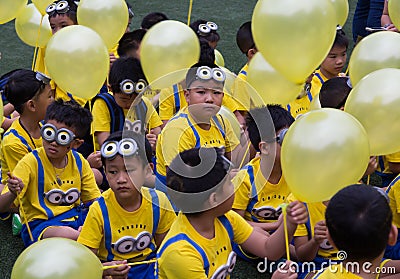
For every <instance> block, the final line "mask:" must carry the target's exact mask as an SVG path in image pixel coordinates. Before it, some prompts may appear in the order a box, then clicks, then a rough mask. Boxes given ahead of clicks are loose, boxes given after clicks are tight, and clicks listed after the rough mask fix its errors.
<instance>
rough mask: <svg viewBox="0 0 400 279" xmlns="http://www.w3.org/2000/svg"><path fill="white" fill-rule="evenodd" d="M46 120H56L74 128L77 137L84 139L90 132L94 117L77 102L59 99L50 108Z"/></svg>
mask: <svg viewBox="0 0 400 279" xmlns="http://www.w3.org/2000/svg"><path fill="white" fill-rule="evenodd" d="M44 120H45V122H47V121H49V120H55V121H57V122H59V123H63V124H65V125H66V126H68V127H71V128H74V129H75V133H76V134H75V135H76V137H77V138H81V139H82V138H83V137H84V136H85V135H86V133H87V131H88V130H89V128H90V124H91V123H92V121H93V117H92V114H91V113H90V111H89V110H88V109H86V108H83V107H81V106H80V105H79V104H78V103H77V102H76V101H74V100H71V101H63V100H62V99H57V100H55V101H54V102H53V103H51V104H50V105H49V106H48V108H47V111H46V116H45V118H44Z"/></svg>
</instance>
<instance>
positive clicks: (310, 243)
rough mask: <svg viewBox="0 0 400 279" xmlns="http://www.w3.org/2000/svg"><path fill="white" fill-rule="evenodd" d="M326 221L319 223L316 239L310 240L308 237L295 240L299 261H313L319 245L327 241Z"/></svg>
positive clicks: (316, 228) (316, 225)
mask: <svg viewBox="0 0 400 279" xmlns="http://www.w3.org/2000/svg"><path fill="white" fill-rule="evenodd" d="M327 237H328V236H327V229H326V224H325V221H319V222H318V223H317V224H315V227H314V237H313V238H311V239H310V240H308V237H306V236H300V237H295V238H294V245H295V247H296V255H297V257H298V258H299V261H312V260H314V258H315V256H316V255H317V253H318V250H319V245H320V244H321V243H322V241H324V240H325V239H327Z"/></svg>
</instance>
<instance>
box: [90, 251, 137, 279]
mask: <svg viewBox="0 0 400 279" xmlns="http://www.w3.org/2000/svg"><path fill="white" fill-rule="evenodd" d="M86 247H87V248H89V250H90V251H92V252H93V253H94V254H95V255H96V256H97V252H98V249H94V248H90V247H89V246H86ZM111 265H123V266H119V267H115V268H110V269H105V270H104V271H103V278H107V276H112V278H113V279H126V278H128V273H129V269H131V267H130V266H129V265H127V261H126V260H124V261H111V262H105V263H103V266H111Z"/></svg>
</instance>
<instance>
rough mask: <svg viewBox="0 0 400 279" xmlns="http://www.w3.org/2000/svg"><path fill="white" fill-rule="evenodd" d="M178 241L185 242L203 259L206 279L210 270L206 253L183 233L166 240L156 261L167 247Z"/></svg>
mask: <svg viewBox="0 0 400 279" xmlns="http://www.w3.org/2000/svg"><path fill="white" fill-rule="evenodd" d="M178 241H187V242H189V244H190V245H192V246H193V247H194V248H195V249H196V250H197V252H199V254H200V256H201V257H202V259H203V265H204V271H205V273H206V275H207V277H208V272H209V270H210V262H209V261H208V258H207V254H206V252H205V251H204V250H203V248H201V247H200V245H199V244H197V243H196V242H194V241H193V240H192V239H190V238H189V237H188V236H187V235H186V234H184V233H180V234H177V235H175V236H173V237H171V238H170V239H168V240H167V241H166V242H165V243H164V245H163V246H162V247H161V249H160V250H159V251H158V253H157V259H159V258H160V257H161V256H162V254H163V253H164V251H165V249H167V248H168V246H170V245H172V244H174V243H175V242H178Z"/></svg>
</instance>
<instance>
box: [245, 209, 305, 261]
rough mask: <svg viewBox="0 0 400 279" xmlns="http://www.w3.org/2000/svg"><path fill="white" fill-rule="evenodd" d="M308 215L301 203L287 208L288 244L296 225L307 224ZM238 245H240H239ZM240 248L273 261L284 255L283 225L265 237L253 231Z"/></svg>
mask: <svg viewBox="0 0 400 279" xmlns="http://www.w3.org/2000/svg"><path fill="white" fill-rule="evenodd" d="M307 218H308V213H307V210H306V207H305V206H304V204H303V203H300V202H298V201H295V202H292V203H290V204H289V205H288V207H287V227H288V237H289V242H290V241H291V240H292V238H293V235H294V232H295V231H296V228H297V225H298V224H303V223H305V222H307ZM239 244H240V243H239ZM241 245H242V247H243V248H244V249H245V250H246V251H248V252H250V253H252V254H254V255H256V256H259V257H262V258H264V257H267V258H268V259H270V260H272V261H274V260H278V259H279V258H281V257H282V255H283V254H284V253H285V233H284V226H283V223H282V225H281V226H279V228H278V229H277V230H276V231H275V232H274V233H273V234H272V235H271V236H267V235H265V234H262V233H261V232H259V231H257V230H253V232H252V233H251V235H250V237H249V238H248V239H247V240H246V241H245V242H244V243H242V244H241Z"/></svg>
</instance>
